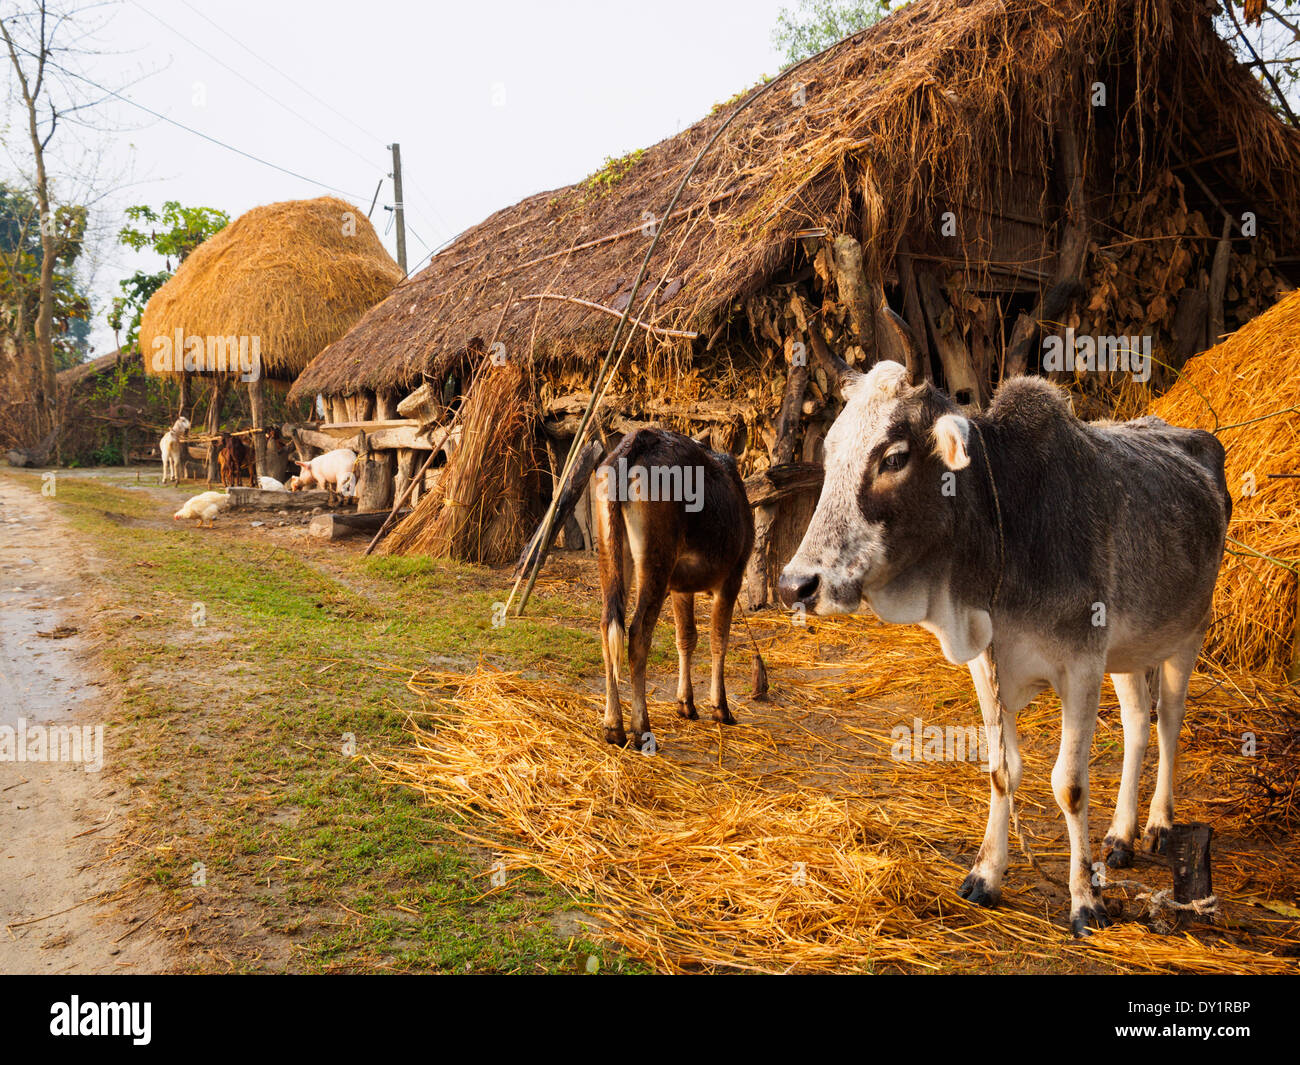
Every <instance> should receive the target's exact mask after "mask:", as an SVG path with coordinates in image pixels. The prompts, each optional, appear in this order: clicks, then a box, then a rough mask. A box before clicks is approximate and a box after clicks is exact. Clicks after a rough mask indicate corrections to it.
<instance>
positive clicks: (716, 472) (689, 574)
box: [594, 429, 754, 754]
mask: <svg viewBox="0 0 1300 1065" xmlns="http://www.w3.org/2000/svg"><path fill="white" fill-rule="evenodd" d="M595 484H596V488H595V491H596V501H597V502H596V506H595V508H594V509H595V512H596V526H597V530H596V540H597V544H598V548H599V555H600V589H601V597H602V599H603V601H604V608H603V610H602V613H601V630H600V641H601V651H602V653H603V655H604V658H605V722H604V723H605V739H606V740H608V741H609V742H610V743H615V744H619V745H620V746H621V745H625V744H626V743H627V734H626V733H625V732H624V731H623V710H622V707H621V706H620V704H619V698H618V682H619V673H618V666H619V659H620V658H621V656H622V651H623V640H624V615H625V609H626V604H625V595H626V588H627V584H628V575H629V571H630V570H633V569H634V570H635V573H636V584H637V599H636V608H635V610H633V612H632V623H631V625H630V626H629V627H628V629H627V634H626V635H627V643H628V661H629V664H630V666H631V673H632V734H633V741H634V743H635V746H636V747H637V748H638V749H639V750H641V751H642V752H644V753H646V754H653V753H654V752H655V750H656V749H657V744H656V741H655V737H654V734H653V733H652V732H651V731H650V716H649V714H648V712H647V710H646V700H645V667H646V659H647V657H648V656H649V653H650V642H651V638H652V636H653V634H654V627H655V622H656V621H657V620H658V618H659V611H660V609H661V608H662V607H663V603H664V599H665V598H666V597H667V596H668V595H669V594H670V593H671V594H672V597H673V620H674V621H675V622H676V626H677V655H678V666H679V672H678V682H677V712H678V713H679V714H680V715H681V716H682V717H685V718H692V719H694V718H698V717H699V715H698V714H697V713H696V711H695V697H694V693H693V690H692V687H691V655H692V654H693V653H694V651H695V644H696V639H697V637H696V631H695V593H696V592H710V593H712V595H713V609H712V617H711V631H710V637H709V649H710V651H711V652H712V656H713V677H712V691H711V699H710V701H711V704H712V706H713V718H714V720H715V721H721V722H723V723H725V724H733V723H734V722H735V718H733V717H732V716H731V711H730V709H729V708H728V707H727V693H726V689H725V686H724V684H723V678H722V669H723V660H724V658H725V656H726V653H727V636H728V634H729V633H730V631H731V615H732V611H733V610H734V609H735V605H736V595H737V594H738V593H739V591H740V585H741V582H742V580H743V579H744V574H745V565H746V563H747V562H748V561H749V554H750V552H751V551H752V550H753V548H754V516H753V514H752V513H751V512H750V509H749V500H748V497H747V496H746V494H745V483H744V482H743V481H742V480H741V479H740V472H739V471H738V470H737V468H736V462H735V460H734V459H733V458H732V457H731V456H730V455H724V454H718V453H716V452H713V451H709V450H707V449H706V448H704V447H702V446H700V445H699V444H697V443H696V442H695V441H694V440H691V439H690V438H688V437H685V436H681V435H679V434H677V433H670V432H667V431H665V430H662V429H641V430H638V431H637V432H635V433H632V434H630V435H629V436H627V437H624V439H623V442H622V443H621V444H619V446H618V447H617V448H615V449H614V451H613V452H611V453H610V455H609V457H608V458H606V459H605V461H604V462H602V463H601V464H600V466H599V467H598V468H597V470H596V482H595Z"/></svg>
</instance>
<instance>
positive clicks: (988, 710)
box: [957, 655, 1024, 906]
mask: <svg viewBox="0 0 1300 1065" xmlns="http://www.w3.org/2000/svg"><path fill="white" fill-rule="evenodd" d="M970 672H971V677H972V679H973V680H974V681H975V693H976V695H978V696H979V703H980V714H981V715H982V716H983V718H984V734H985V738H986V740H987V743H988V757H989V819H988V824H987V826H986V827H985V829H984V842H983V843H982V844H980V849H979V854H977V855H976V856H975V864H974V865H973V866H972V867H971V871H970V873H969V875H967V877H966V879H965V880H964V881H962V885H961V887H960V888H959V889H958V892H957V893H958V894H959V895H961V897H962V898H964V899H969V900H970V901H971V902H974V903H978V904H979V905H980V906H996V905H997V904H998V902H999V901H1000V900H1001V898H1002V875H1003V873H1005V872H1006V868H1007V830H1008V825H1009V823H1010V820H1011V800H1012V796H1013V795H1014V794H1015V791H1016V789H1017V788H1018V787H1020V778H1021V775H1022V774H1023V771H1024V761H1023V760H1022V759H1021V757H1020V742H1019V739H1018V737H1017V736H1016V715H1015V714H1014V713H1012V712H1011V711H1010V710H1007V709H1005V708H1002V709H1001V713H999V708H998V706H997V703H996V700H995V699H994V698H993V684H992V678H991V674H990V671H989V663H988V656H987V655H981V656H980V657H979V658H976V659H974V660H973V661H972V662H971V663H970ZM1004 749H1005V758H1004V756H1003V754H1004Z"/></svg>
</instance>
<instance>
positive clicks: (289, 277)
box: [140, 196, 402, 381]
mask: <svg viewBox="0 0 1300 1065" xmlns="http://www.w3.org/2000/svg"><path fill="white" fill-rule="evenodd" d="M401 280H402V270H401V268H400V267H399V266H398V265H397V264H396V263H395V262H393V260H392V258H391V257H390V256H389V254H388V252H387V251H385V250H384V246H383V245H382V244H381V243H380V242H379V237H378V236H377V235H376V234H375V230H374V227H373V226H371V224H370V220H369V219H368V218H366V215H365V212H364V211H362V210H360V209H359V208H357V207H354V206H352V205H351V204H349V203H345V202H344V201H343V200H339V199H335V198H334V197H332V196H322V197H320V198H319V199H315V200H288V201H286V202H284V203H272V204H268V205H266V206H264V207H255V208H253V209H252V210H251V211H249V212H247V213H246V214H243V215H241V216H240V217H239V218H237V219H236V220H235V221H234V222H232V223H231V224H230V225H228V226H226V228H225V229H223V230H222V231H221V232H220V233H218V234H216V235H215V236H214V237H212V238H211V239H209V240H207V241H205V242H204V243H203V244H201V245H200V246H199V247H198V248H197V249H195V251H194V252H193V254H191V255H190V256H189V258H187V259H186V260H185V262H184V263H182V264H181V266H180V268H179V269H178V270H177V271H176V273H175V275H174V276H173V277H172V278H171V279H170V280H169V281H168V282H167V283H166V284H165V285H163V286H162V288H160V289H159V290H158V291H157V292H155V293H154V295H153V298H152V299H150V300H149V304H148V306H147V307H145V311H144V317H143V318H142V319H141V323H140V350H141V351H142V352H143V353H144V354H145V365H146V367H147V368H148V370H149V372H151V373H162V372H164V371H163V370H162V369H160V368H159V367H156V366H155V365H154V360H152V359H150V358H149V355H150V354H151V353H152V352H154V351H155V350H156V348H155V341H156V340H159V339H162V338H172V337H173V336H174V335H175V333H176V331H177V330H178V329H179V330H181V331H182V332H183V334H184V336H186V337H200V338H203V337H258V338H260V350H261V359H262V369H263V373H264V374H265V375H266V376H269V377H272V378H275V379H278V380H282V381H291V380H293V379H294V378H295V377H297V376H298V374H300V373H301V372H302V371H303V369H304V368H305V367H306V365H307V363H309V362H310V361H311V360H312V359H313V358H314V357H315V356H316V354H317V353H318V352H319V351H320V350H321V349H322V348H324V347H325V346H326V345H328V344H330V343H332V342H333V341H335V340H337V339H338V338H339V337H340V336H342V335H343V334H344V333H345V332H346V331H347V330H348V329H349V328H350V327H351V326H352V324H353V323H354V322H355V321H356V320H357V319H358V318H359V317H361V315H362V314H363V313H364V312H365V311H367V310H369V309H370V308H371V307H373V306H374V305H375V304H376V303H378V302H379V301H380V300H382V299H383V298H384V297H385V296H387V295H388V294H389V293H390V292H391V291H392V290H393V286H394V285H396V284H397V283H398V282H399V281H401Z"/></svg>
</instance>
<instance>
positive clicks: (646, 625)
mask: <svg viewBox="0 0 1300 1065" xmlns="http://www.w3.org/2000/svg"><path fill="white" fill-rule="evenodd" d="M636 583H637V594H636V610H635V612H634V613H633V614H632V624H631V625H629V626H628V630H627V655H628V660H629V663H630V666H629V668H630V670H631V673H632V711H631V715H630V716H631V725H632V745H633V746H634V747H636V748H637V749H638V750H644V749H646V747H647V746H648V745H650V744H653V743H654V736H653V734H651V732H650V711H649V710H648V709H647V708H646V701H645V667H646V661H647V660H648V659H649V657H650V644H651V642H652V641H653V639H654V632H655V622H657V621H658V620H659V611H660V610H661V609H662V608H663V605H664V599H665V598H666V597H667V595H668V574H667V573H660V572H657V571H656V569H655V567H654V566H640V565H638V566H637V582H636Z"/></svg>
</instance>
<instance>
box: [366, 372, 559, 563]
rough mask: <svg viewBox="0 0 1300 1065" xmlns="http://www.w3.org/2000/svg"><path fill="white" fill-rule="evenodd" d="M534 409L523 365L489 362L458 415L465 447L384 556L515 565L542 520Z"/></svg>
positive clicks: (389, 542) (387, 544)
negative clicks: (536, 502) (533, 502)
mask: <svg viewBox="0 0 1300 1065" xmlns="http://www.w3.org/2000/svg"><path fill="white" fill-rule="evenodd" d="M533 411H534V407H533V403H532V401H531V397H530V396H529V395H528V389H527V384H526V380H525V377H524V375H523V373H522V372H521V371H520V370H519V368H518V367H517V366H514V365H512V364H510V363H505V364H502V365H499V366H497V365H493V363H492V362H491V360H490V359H489V360H484V363H483V367H482V369H481V370H480V371H479V373H478V375H477V376H476V377H475V378H474V381H473V383H472V384H471V385H470V388H469V392H468V394H467V396H466V398H465V406H464V410H463V411H462V412H461V415H460V418H461V426H462V432H461V440H460V445H459V447H457V449H456V451H455V452H454V453H453V455H452V456H451V458H450V460H449V461H448V463H447V465H446V466H445V467H444V468H443V469H442V471H441V472H440V473H439V475H438V478H437V487H436V488H435V489H434V490H433V491H430V492H427V493H426V494H425V495H423V496H421V498H420V501H419V503H417V504H416V507H415V510H413V511H412V512H411V513H410V514H409V515H408V516H407V518H406V519H405V520H404V521H403V522H402V523H401V524H400V525H398V526H397V528H396V529H394V530H393V533H392V535H391V536H390V537H389V538H388V540H387V541H386V542H385V544H384V548H383V550H384V552H385V553H388V554H425V555H432V556H434V557H435V558H455V559H460V560H462V561H465V562H481V563H487V564H488V565H497V564H501V563H504V562H510V561H513V560H514V559H515V558H516V557H517V556H518V555H519V552H520V551H521V550H522V548H523V545H524V538H525V537H526V536H527V535H528V533H529V532H530V531H531V530H532V523H533V522H535V521H536V518H537V515H536V513H535V511H534V510H532V509H530V505H529V501H530V499H532V498H535V494H536V492H535V488H534V487H533V484H532V482H534V481H535V480H536V478H537V476H538V472H539V471H538V468H537V456H536V455H535V454H534V451H533V446H532V444H533V432H534V424H533V421H534V415H533Z"/></svg>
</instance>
